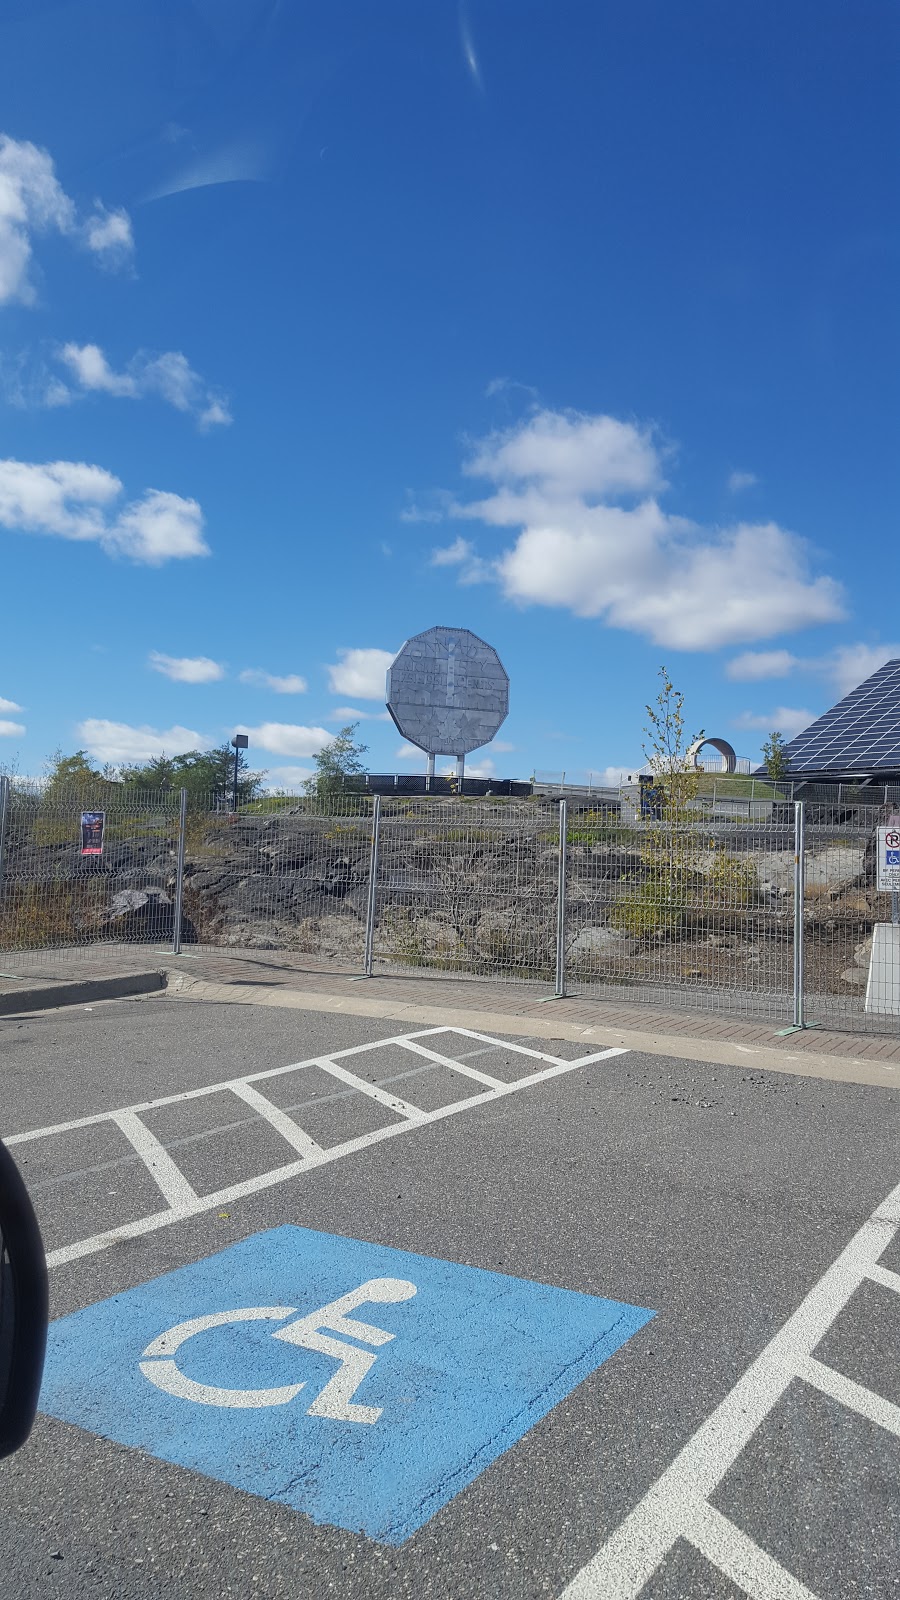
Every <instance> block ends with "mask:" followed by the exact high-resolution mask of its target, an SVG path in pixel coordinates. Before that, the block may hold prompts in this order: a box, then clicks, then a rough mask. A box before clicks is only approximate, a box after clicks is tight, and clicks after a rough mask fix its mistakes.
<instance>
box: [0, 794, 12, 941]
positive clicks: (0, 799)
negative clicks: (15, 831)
mask: <svg viewBox="0 0 900 1600" xmlns="http://www.w3.org/2000/svg"><path fill="white" fill-rule="evenodd" d="M9 788H10V784H9V779H8V778H0V910H2V909H3V879H4V874H5V871H6V823H7V818H8V816H9Z"/></svg>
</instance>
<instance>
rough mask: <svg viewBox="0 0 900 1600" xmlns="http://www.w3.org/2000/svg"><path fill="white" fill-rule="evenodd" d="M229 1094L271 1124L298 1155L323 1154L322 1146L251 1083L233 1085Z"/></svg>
mask: <svg viewBox="0 0 900 1600" xmlns="http://www.w3.org/2000/svg"><path fill="white" fill-rule="evenodd" d="M231 1092H232V1094H236V1095H237V1097H238V1099H239V1100H243V1101H244V1104H245V1105H248V1106H250V1107H251V1108H252V1110H254V1111H258V1112H259V1115H260V1116H261V1117H265V1119H266V1121H267V1122H271V1124H272V1127H273V1128H277V1129H278V1132H279V1133H280V1134H281V1137H282V1139H286V1140H287V1142H288V1144H289V1145H292V1146H293V1148H294V1149H295V1150H296V1151H297V1152H298V1154H299V1155H301V1156H320V1155H322V1154H323V1150H322V1146H321V1145H320V1144H316V1141H315V1139H312V1138H310V1135H309V1134H308V1133H305V1132H304V1130H303V1129H302V1128H301V1127H300V1124H299V1123H298V1122H295V1121H294V1119H293V1117H289V1116H288V1114H287V1112H286V1111H281V1110H280V1109H279V1107H278V1106H275V1105H273V1104H272V1102H271V1100H267V1099H266V1097H265V1095H264V1094H260V1092H259V1090H258V1089H254V1087H253V1085H252V1083H233V1084H232V1085H231Z"/></svg>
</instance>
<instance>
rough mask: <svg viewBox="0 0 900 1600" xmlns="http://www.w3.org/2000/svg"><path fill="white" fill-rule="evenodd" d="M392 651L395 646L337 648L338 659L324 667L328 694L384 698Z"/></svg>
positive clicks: (359, 697)
mask: <svg viewBox="0 0 900 1600" xmlns="http://www.w3.org/2000/svg"><path fill="white" fill-rule="evenodd" d="M396 654H397V652H396V650H373V649H360V650H339V651H338V655H339V656H340V658H341V659H340V661H338V662H336V663H335V664H334V665H332V666H330V667H329V668H328V680H329V683H330V686H331V692H332V694H346V695H349V696H350V698H351V699H358V700H384V692H385V676H386V674H387V669H388V667H389V666H390V665H391V663H392V661H393V660H394V657H395V656H396Z"/></svg>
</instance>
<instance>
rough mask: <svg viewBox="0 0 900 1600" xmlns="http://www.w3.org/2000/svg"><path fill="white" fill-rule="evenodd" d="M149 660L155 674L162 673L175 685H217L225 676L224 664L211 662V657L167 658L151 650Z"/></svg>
mask: <svg viewBox="0 0 900 1600" xmlns="http://www.w3.org/2000/svg"><path fill="white" fill-rule="evenodd" d="M147 659H148V661H149V663H150V666H151V667H152V668H153V671H154V672H161V673H162V675H163V677H164V678H172V679H173V680H174V682H175V683H217V682H218V680H219V679H220V678H224V676H225V668H224V667H223V666H222V663H221V662H220V661H211V660H210V658H209V656H167V655H163V653H162V651H161V650H151V651H150V655H149V656H148V658H147Z"/></svg>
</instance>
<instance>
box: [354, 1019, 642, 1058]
mask: <svg viewBox="0 0 900 1600" xmlns="http://www.w3.org/2000/svg"><path fill="white" fill-rule="evenodd" d="M435 1033H458V1034H461V1035H462V1037H463V1038H464V1039H478V1040H480V1041H481V1043H482V1044H488V1045H491V1046H492V1047H493V1049H494V1050H512V1051H514V1052H515V1054H516V1055H519V1056H531V1058H532V1060H533V1061H554V1062H556V1061H558V1060H559V1056H551V1055H548V1054H547V1052H546V1050H532V1048H531V1046H530V1045H527V1044H513V1042H512V1040H511V1039H492V1038H491V1036H490V1034H489V1033H476V1031H475V1029H474V1028H456V1027H453V1028H422V1029H421V1030H420V1031H419V1032H418V1033H408V1034H406V1035H405V1038H406V1039H426V1038H428V1036H429V1035H430V1034H435ZM387 1042H388V1041H387V1040H382V1043H383V1044H386V1043H387ZM390 1042H391V1043H392V1044H402V1043H403V1040H402V1039H392V1040H391V1041H390ZM619 1053H620V1049H613V1050H612V1052H610V1051H609V1050H598V1052H597V1054H596V1055H591V1056H581V1057H580V1059H579V1060H578V1061H577V1062H576V1061H572V1062H569V1063H568V1065H570V1066H573V1067H574V1066H579V1067H583V1066H586V1065H587V1063H588V1062H589V1061H605V1060H606V1058H607V1056H608V1055H610V1054H613V1055H616V1054H619Z"/></svg>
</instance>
